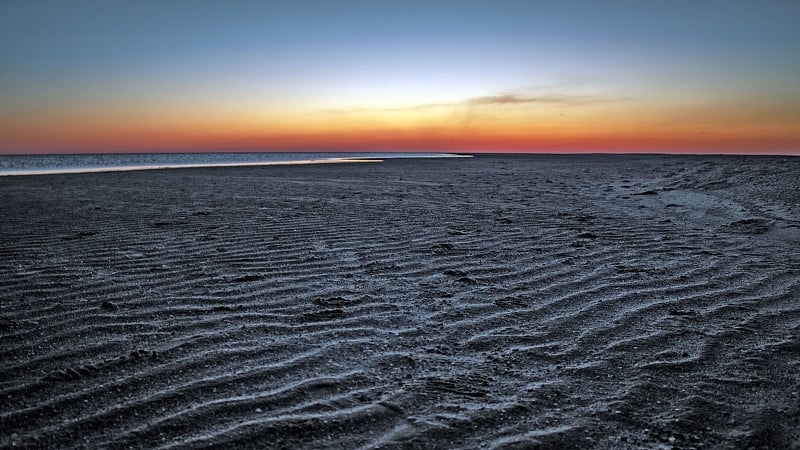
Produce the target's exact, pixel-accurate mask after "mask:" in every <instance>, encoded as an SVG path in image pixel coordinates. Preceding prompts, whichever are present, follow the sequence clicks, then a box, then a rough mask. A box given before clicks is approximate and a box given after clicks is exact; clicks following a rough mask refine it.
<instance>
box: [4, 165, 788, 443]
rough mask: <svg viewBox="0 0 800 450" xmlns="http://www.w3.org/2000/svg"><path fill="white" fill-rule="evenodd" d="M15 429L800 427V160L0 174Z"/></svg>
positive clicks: (109, 436)
mask: <svg viewBox="0 0 800 450" xmlns="http://www.w3.org/2000/svg"><path fill="white" fill-rule="evenodd" d="M0 205H1V207H2V208H1V209H2V210H1V211H0V236H2V239H1V240H0V302H2V303H1V304H2V306H0V446H2V447H10V446H15V445H18V446H27V447H34V448H53V447H68V448H74V447H92V448H94V447H148V448H150V447H163V448H169V447H201V446H209V445H216V446H220V447H230V446H239V447H259V448H283V447H286V448H298V447H300V448H358V447H365V448H376V447H385V448H448V449H450V448H480V447H494V448H536V447H540V448H670V447H673V446H674V447H678V448H692V447H695V448H732V447H735V448H748V447H753V448H800V444H799V443H800V395H798V391H800V379H799V378H798V375H797V374H798V373H800V158H785V157H758V158H757V157H678V156H675V157H665V156H648V157H633V156H631V157H621V156H528V157H524V156H518V157H503V156H496V157H490V156H484V157H476V158H471V159H451V160H387V161H385V162H382V163H376V164H346V165H345V164H343V165H324V166H297V167H252V168H217V169H186V170H167V171H155V172H131V173H108V174H79V175H75V174H65V175H57V176H29V177H13V178H4V179H0Z"/></svg>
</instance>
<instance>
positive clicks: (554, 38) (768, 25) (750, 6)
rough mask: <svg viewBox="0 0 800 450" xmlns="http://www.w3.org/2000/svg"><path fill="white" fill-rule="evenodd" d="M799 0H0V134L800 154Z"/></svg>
mask: <svg viewBox="0 0 800 450" xmlns="http://www.w3.org/2000/svg"><path fill="white" fill-rule="evenodd" d="M798 24H800V1H798V0H785V1H784V0H769V1H763V0H753V1H738V0H724V1H714V0H709V1H702V0H694V1H684V0H669V1H667V0H648V1H640V0H637V1H588V0H587V1H570V0H562V1H537V0H527V1H503V0H494V1H469V0H460V1H435V0H427V1H414V0H405V1H382V0H371V1H348V0H341V1H334V0H328V1H305V0H293V1H282V2H271V1H268V0H262V1H234V0H228V1H223V0H220V1H206V0H192V1H180V0H159V1H150V0H137V1H122V0H96V1H89V0H70V1H63V0H56V1H49V0H2V1H0V153H4V154H16V153H98V152H99V153H105V152H164V151H437V152H439V151H456V152H548V153H552V152H675V153H685V152H688V153H692V152H699V153H795V154H800V26H798Z"/></svg>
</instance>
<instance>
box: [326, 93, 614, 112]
mask: <svg viewBox="0 0 800 450" xmlns="http://www.w3.org/2000/svg"><path fill="white" fill-rule="evenodd" d="M618 100H620V99H619V98H618V97H605V96H592V95H571V94H559V93H555V94H547V95H533V96H532V95H522V94H516V93H500V94H496V95H485V96H480V97H471V98H468V99H465V100H462V101H456V102H442V103H420V104H417V105H409V106H400V107H393V108H381V107H359V106H354V107H351V108H338V109H327V110H324V111H323V112H326V113H334V114H335V113H362V112H404V111H423V110H428V109H437V108H449V109H462V108H468V109H472V108H474V107H480V106H506V105H524V104H553V105H570V106H580V105H588V104H593V103H608V102H613V101H618Z"/></svg>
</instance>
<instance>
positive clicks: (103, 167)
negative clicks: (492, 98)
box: [0, 153, 458, 176]
mask: <svg viewBox="0 0 800 450" xmlns="http://www.w3.org/2000/svg"><path fill="white" fill-rule="evenodd" d="M455 156H458V155H454V154H448V153H148V154H99V155H0V176H3V175H35V174H58V173H82V172H106V171H128V170H148V169H175V168H189V167H215V166H247V165H270V164H290V163H315V162H334V161H339V160H352V159H390V158H443V157H455Z"/></svg>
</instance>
